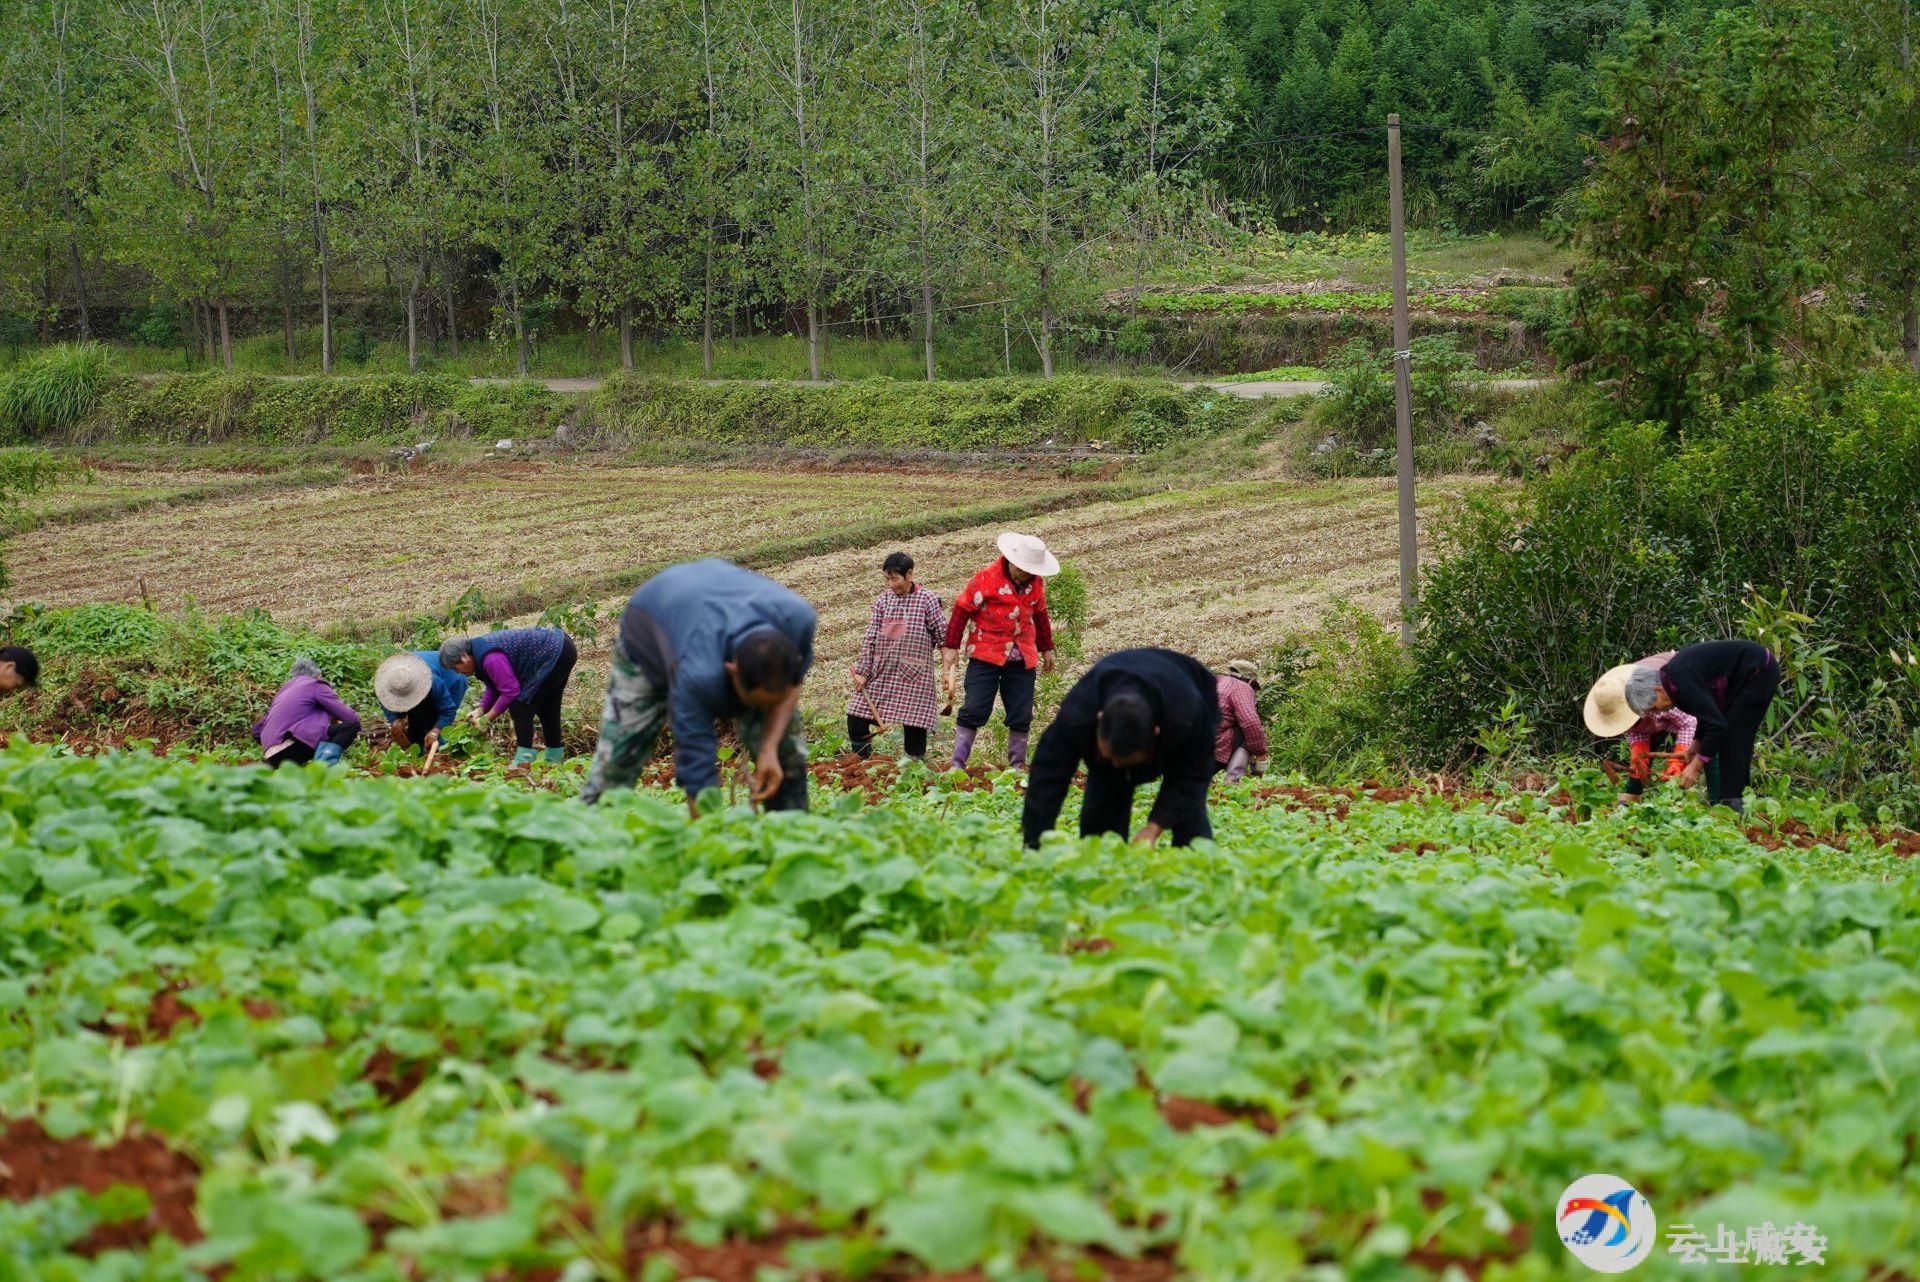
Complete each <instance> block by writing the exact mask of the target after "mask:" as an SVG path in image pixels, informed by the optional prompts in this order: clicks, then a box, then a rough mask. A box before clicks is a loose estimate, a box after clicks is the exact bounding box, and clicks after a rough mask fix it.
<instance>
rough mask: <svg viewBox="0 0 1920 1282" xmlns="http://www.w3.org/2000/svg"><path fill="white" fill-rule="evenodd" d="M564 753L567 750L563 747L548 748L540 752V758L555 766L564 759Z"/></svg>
mask: <svg viewBox="0 0 1920 1282" xmlns="http://www.w3.org/2000/svg"><path fill="white" fill-rule="evenodd" d="M566 755H567V750H566V749H565V748H548V749H547V750H546V751H545V752H543V753H541V754H540V760H542V761H545V762H548V763H549V764H551V765H556V766H557V765H559V764H560V763H561V762H562V761H564V760H565V759H566Z"/></svg>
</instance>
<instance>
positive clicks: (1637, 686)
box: [1586, 641, 1780, 814]
mask: <svg viewBox="0 0 1920 1282" xmlns="http://www.w3.org/2000/svg"><path fill="white" fill-rule="evenodd" d="M1656 657H1657V656H1656ZM1779 688H1780V661H1779V660H1778V659H1776V658H1774V656H1773V651H1771V650H1769V649H1767V648H1766V647H1765V646H1763V645H1760V644H1758V643H1756V642H1753V641H1702V642H1700V643H1699V644H1698V645H1690V646H1685V647H1683V648H1681V649H1679V650H1676V651H1674V653H1673V657H1672V658H1670V659H1668V660H1667V661H1666V662H1665V663H1664V664H1661V665H1659V666H1653V665H1652V664H1651V663H1650V662H1649V661H1642V662H1640V663H1628V664H1622V665H1621V666H1620V667H1617V668H1613V669H1611V670H1609V671H1607V672H1606V673H1604V674H1602V675H1601V677H1600V679H1599V680H1598V681H1596V682H1594V683H1593V689H1592V690H1591V691H1589V692H1588V694H1587V707H1586V720H1587V728H1588V729H1590V730H1592V731H1593V732H1594V733H1595V734H1597V735H1603V736H1604V735H1616V734H1620V733H1621V732H1623V731H1625V730H1627V729H1629V728H1630V727H1631V726H1632V725H1633V724H1634V723H1635V722H1637V721H1638V720H1639V719H1640V718H1641V717H1644V716H1646V715H1647V714H1649V713H1654V712H1665V711H1667V710H1668V709H1672V708H1677V709H1679V710H1680V711H1681V712H1684V713H1687V714H1688V715H1690V716H1692V717H1694V718H1695V719H1696V720H1697V721H1698V723H1699V725H1698V728H1697V730H1696V732H1695V734H1694V739H1693V745H1692V755H1691V757H1690V759H1689V760H1688V762H1687V765H1686V768H1685V769H1684V770H1682V771H1681V772H1680V784H1681V786H1682V787H1686V788H1691V787H1692V786H1693V785H1694V784H1695V783H1697V782H1699V780H1700V777H1701V775H1702V774H1704V775H1705V776H1706V779H1707V802H1708V804H1710V805H1711V804H1718V805H1723V806H1726V807H1727V808H1728V809H1730V810H1732V811H1733V812H1734V813H1735V814H1738V813H1740V812H1741V810H1742V809H1744V807H1745V804H1746V797H1745V794H1746V790H1747V777H1748V775H1749V774H1750V773H1751V772H1752V769H1753V741H1754V738H1755V736H1756V735H1758V734H1759V732H1760V723H1761V722H1762V721H1763V720H1765V719H1766V715H1767V709H1768V707H1770V706H1771V705H1772V703H1773V696H1774V692H1775V691H1777V690H1778V689H1779Z"/></svg>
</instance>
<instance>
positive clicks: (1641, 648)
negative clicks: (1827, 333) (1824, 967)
mask: <svg viewBox="0 0 1920 1282" xmlns="http://www.w3.org/2000/svg"><path fill="white" fill-rule="evenodd" d="M1916 493H1920V383H1916V382H1915V380H1914V379H1913V378H1911V377H1903V376H1893V375H1875V376H1867V377H1863V378H1861V379H1860V380H1858V381H1856V382H1855V383H1854V384H1853V385H1852V386H1851V387H1850V388H1848V389H1846V391H1845V392H1844V394H1843V395H1842V397H1841V398H1840V400H1839V401H1838V402H1837V403H1835V404H1831V405H1830V404H1829V403H1828V402H1827V401H1826V399H1825V398H1824V397H1823V396H1822V395H1821V394H1819V393H1818V392H1816V391H1814V390H1812V389H1808V388H1798V387H1796V388H1789V389H1784V390H1781V391H1777V392H1775V393H1772V394H1770V395H1767V396H1764V397H1760V398H1757V399H1755V400H1753V401H1750V402H1747V403H1745V404H1743V405H1741V406H1739V407H1737V408H1734V409H1731V410H1726V411H1723V412H1720V413H1716V414H1714V415H1713V416H1712V417H1710V418H1709V419H1707V420H1706V421H1705V422H1704V423H1703V424H1702V426H1701V428H1700V430H1698V431H1695V432H1693V433H1690V434H1689V436H1688V438H1687V440H1686V441H1685V442H1684V443H1683V444H1681V445H1677V446H1676V445H1673V444H1671V443H1670V442H1668V441H1667V440H1666V439H1665V438H1664V435H1663V433H1662V430H1661V428H1660V427H1659V426H1657V425H1651V424H1648V425H1641V426H1639V427H1632V428H1621V429H1616V430H1614V431H1613V432H1611V433H1609V434H1608V435H1606V436H1605V437H1603V438H1602V439H1601V441H1600V442H1599V444H1598V445H1597V446H1596V448H1594V449H1592V450H1590V451H1588V452H1586V453H1584V454H1582V455H1580V456H1579V457H1577V458H1575V459H1574V460H1572V461H1571V462H1570V463H1568V464H1567V465H1566V466H1564V467H1562V468H1560V469H1559V470H1557V471H1555V472H1553V473H1551V474H1549V475H1546V476H1543V477H1539V478H1537V479H1535V480H1532V481H1529V482H1528V484H1527V486H1526V488H1525V490H1524V491H1522V492H1521V493H1520V494H1519V495H1518V496H1516V497H1514V498H1513V499H1511V500H1509V499H1505V498H1495V499H1483V500H1480V501H1477V502H1474V503H1472V504H1470V505H1469V506H1468V507H1467V508H1466V509H1465V510H1464V511H1463V512H1462V513H1461V514H1460V515H1459V516H1458V517H1456V519H1455V520H1454V522H1453V524H1452V526H1451V527H1450V528H1449V529H1448V530H1447V531H1446V536H1447V539H1448V541H1449V543H1450V544H1451V545H1452V549H1453V550H1452V551H1451V552H1449V553H1448V554H1447V555H1445V556H1443V557H1442V559H1441V560H1440V561H1439V562H1438V564H1436V565H1435V566H1434V567H1433V568H1432V569H1431V570H1430V572H1429V573H1428V575H1427V578H1426V581H1425V583H1424V584H1423V586H1422V590H1421V626H1420V633H1419V642H1418V646H1417V650H1418V658H1419V668H1420V680H1419V682H1418V683H1417V684H1416V686H1415V688H1414V698H1413V702H1412V705H1411V707H1412V712H1413V715H1414V718H1415V722H1416V724H1417V726H1418V728H1419V738H1418V742H1419V743H1420V745H1421V746H1422V751H1423V752H1424V753H1425V754H1426V755H1427V756H1430V757H1431V756H1435V755H1439V756H1444V755H1446V753H1447V752H1448V751H1449V750H1450V745H1453V744H1457V743H1459V742H1461V741H1463V740H1465V739H1468V738H1470V737H1471V736H1472V735H1473V734H1474V733H1475V732H1476V731H1477V730H1478V729H1480V728H1481V727H1483V726H1486V725H1488V724H1490V723H1492V722H1493V721H1494V720H1495V719H1496V718H1497V717H1498V715H1499V712H1500V709H1501V708H1502V707H1503V706H1504V705H1505V704H1506V702H1507V700H1508V698H1509V696H1510V695H1514V696H1517V697H1518V698H1519V700H1520V704H1519V707H1520V709H1521V711H1523V712H1524V713H1525V715H1526V716H1527V717H1528V718H1529V720H1530V721H1531V722H1532V723H1533V724H1534V725H1535V726H1536V727H1537V729H1538V733H1539V737H1540V742H1541V744H1542V746H1543V747H1544V748H1545V749H1546V750H1548V751H1561V750H1565V749H1570V748H1579V747H1582V746H1585V745H1586V744H1587V743H1588V742H1589V740H1588V736H1587V734H1586V731H1585V729H1584V727H1583V726H1582V724H1581V721H1580V705H1581V700H1582V699H1583V698H1584V696H1585V692H1586V690H1587V687H1588V686H1589V685H1590V684H1591V682H1592V681H1593V679H1594V677H1596V676H1598V675H1599V674H1600V673H1601V672H1602V671H1604V670H1605V669H1607V668H1609V667H1611V666H1613V665H1614V664H1617V663H1621V662H1626V661H1630V660H1632V659H1635V658H1638V657H1640V656H1642V655H1645V654H1651V653H1654V652H1657V651H1659V650H1662V649H1666V648H1669V647H1671V646H1674V645H1678V644H1685V643H1687V642H1691V641H1697V640H1703V639H1711V638H1714V637H1724V636H1735V635H1748V634H1749V633H1748V631H1747V630H1748V629H1752V628H1759V627H1768V626H1769V616H1767V615H1755V614H1753V613H1751V611H1752V610H1753V602H1754V599H1755V598H1754V593H1755V592H1756V591H1759V592H1761V593H1764V594H1765V595H1766V596H1767V598H1768V599H1770V600H1772V601H1774V602H1775V606H1774V608H1773V614H1772V616H1771V618H1772V620H1773V622H1774V624H1775V625H1778V626H1784V624H1785V623H1787V622H1792V621H1793V620H1796V619H1797V620H1804V621H1803V622H1798V623H1794V624H1793V626H1794V628H1795V630H1796V634H1797V635H1799V636H1800V637H1801V638H1802V642H1801V644H1803V645H1805V646H1806V647H1808V648H1807V649H1806V650H1805V654H1806V655H1808V656H1812V655H1815V654H1818V656H1819V663H1818V665H1817V668H1818V671H1819V672H1820V674H1821V675H1820V677H1819V681H1818V684H1817V686H1816V687H1814V688H1810V689H1808V690H1807V691H1806V692H1805V693H1804V694H1803V695H1802V696H1801V697H1802V698H1805V697H1806V696H1807V695H1817V702H1816V707H1817V708H1818V709H1819V712H1818V713H1816V712H1815V711H1813V710H1809V712H1808V714H1807V717H1805V718H1803V719H1802V720H1801V721H1800V722H1797V723H1796V725H1795V728H1794V731H1793V734H1794V736H1795V737H1796V739H1798V738H1799V737H1800V736H1802V735H1808V734H1815V733H1817V732H1818V728H1819V727H1820V726H1822V725H1833V726H1836V727H1837V726H1844V727H1845V729H1844V730H1843V731H1842V733H1844V734H1845V735H1847V736H1849V737H1850V738H1851V739H1852V740H1853V743H1854V749H1853V750H1854V752H1855V753H1856V760H1857V761H1858V762H1859V764H1860V769H1859V770H1858V771H1855V772H1853V773H1851V774H1850V775H1848V776H1847V778H1848V782H1847V783H1846V784H1844V785H1843V784H1842V783H1841V782H1840V779H1839V775H1838V774H1837V773H1836V774H1835V775H1833V776H1832V777H1831V778H1830V779H1829V782H1831V784H1832V786H1834V787H1835V788H1836V789H1839V790H1841V791H1842V795H1848V794H1847V790H1848V789H1852V790H1856V791H1858V792H1859V794H1860V795H1863V796H1873V797H1876V798H1883V797H1892V796H1893V795H1894V794H1895V793H1896V792H1897V791H1899V790H1900V789H1902V788H1906V787H1908V786H1909V785H1910V781H1911V776H1912V769H1911V761H1912V756H1911V752H1910V750H1909V745H1910V743H1911V742H1912V739H1911V736H1912V733H1913V727H1914V726H1915V725H1916V724H1920V703H1917V702H1915V701H1914V696H1915V693H1916V691H1915V689H1914V688H1913V686H1912V685H1911V684H1910V683H1908V682H1906V681H1905V680H1904V679H1903V677H1902V674H1901V672H1900V671H1899V670H1898V669H1890V667H1889V664H1888V660H1887V657H1886V655H1887V651H1888V649H1889V647H1892V648H1893V649H1894V650H1895V651H1896V652H1898V653H1902V654H1904V653H1905V652H1906V650H1908V649H1910V648H1920V631H1917V630H1916V625H1915V622H1914V621H1915V619H1916V618H1920V559H1916V557H1915V555H1914V543H1913V539H1912V528H1913V520H1914V497H1913V496H1914V495H1915V494H1916ZM1771 636H1772V629H1771V628H1770V629H1769V635H1768V637H1765V638H1762V639H1770V638H1771ZM1815 667H1816V665H1814V664H1813V663H1811V662H1808V663H1805V664H1803V665H1802V674H1803V676H1806V677H1808V678H1811V676H1812V673H1813V671H1814V670H1815ZM1784 701H1785V696H1783V697H1782V702H1783V703H1784ZM1791 711H1792V709H1791V708H1781V707H1779V706H1776V720H1775V722H1774V725H1775V726H1776V727H1777V726H1778V725H1779V724H1780V723H1781V721H1782V720H1784V718H1785V717H1786V716H1787V715H1788V713H1790V712H1791ZM1803 746H1804V745H1803ZM1900 804H1902V805H1908V804H1911V799H1909V800H1907V801H1903V802H1901V803H1900Z"/></svg>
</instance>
